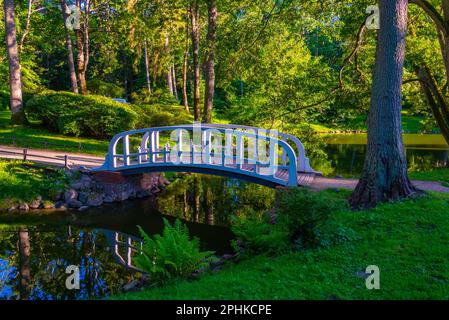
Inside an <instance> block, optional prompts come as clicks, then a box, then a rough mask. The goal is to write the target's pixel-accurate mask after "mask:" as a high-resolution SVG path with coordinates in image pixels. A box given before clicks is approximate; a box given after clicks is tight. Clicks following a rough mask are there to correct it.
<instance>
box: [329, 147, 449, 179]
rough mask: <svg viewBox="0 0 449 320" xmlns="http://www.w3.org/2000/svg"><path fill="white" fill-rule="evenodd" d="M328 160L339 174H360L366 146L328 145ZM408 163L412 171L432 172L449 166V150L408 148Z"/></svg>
mask: <svg viewBox="0 0 449 320" xmlns="http://www.w3.org/2000/svg"><path fill="white" fill-rule="evenodd" d="M326 150H327V151H326V152H327V154H328V158H329V160H330V162H331V166H332V167H333V168H334V169H333V170H334V172H335V173H337V174H359V173H360V172H361V170H362V167H363V162H364V159H365V150H366V146H364V145H350V144H347V145H328V146H327V147H326ZM406 155H407V163H408V167H409V170H410V171H430V170H432V169H435V168H443V167H448V166H449V150H444V149H430V148H429V149H425V148H418V147H407V148H406Z"/></svg>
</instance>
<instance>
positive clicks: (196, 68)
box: [190, 0, 201, 121]
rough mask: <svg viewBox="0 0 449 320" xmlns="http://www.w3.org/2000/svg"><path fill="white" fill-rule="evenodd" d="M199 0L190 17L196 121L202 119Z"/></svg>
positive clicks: (191, 7) (196, 0) (194, 3)
mask: <svg viewBox="0 0 449 320" xmlns="http://www.w3.org/2000/svg"><path fill="white" fill-rule="evenodd" d="M199 11H200V10H199V4H198V0H195V1H193V2H192V4H191V6H190V19H191V24H192V49H193V113H194V119H195V121H199V120H200V119H201V110H200V99H201V97H200V60H199V59H200V58H199V57H200V26H199V17H200V14H199Z"/></svg>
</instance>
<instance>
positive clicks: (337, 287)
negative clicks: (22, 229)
mask: <svg viewBox="0 0 449 320" xmlns="http://www.w3.org/2000/svg"><path fill="white" fill-rule="evenodd" d="M325 193H328V192H325ZM332 195H333V196H334V197H335V198H336V199H340V200H342V201H344V200H345V198H346V197H347V196H348V194H347V193H332ZM448 200H449V199H448V197H447V195H442V194H440V195H434V196H429V197H422V198H419V199H417V200H409V201H404V202H398V203H387V204H383V205H380V206H379V207H377V208H376V209H373V210H367V211H363V212H353V211H350V210H344V211H340V212H335V213H334V214H333V218H334V219H335V221H336V223H338V224H339V225H342V226H345V227H346V228H351V229H353V230H354V231H355V232H357V234H358V235H359V236H360V240H359V241H353V242H346V243H345V244H343V245H339V246H333V247H331V248H327V247H321V248H316V249H314V250H303V251H299V252H294V253H288V254H284V255H282V256H275V257H267V256H258V257H255V258H252V259H248V260H245V261H242V262H241V263H238V264H230V265H228V266H227V267H226V268H225V269H223V270H222V271H221V272H219V273H217V274H210V275H206V276H204V277H203V278H201V279H200V280H199V281H194V282H192V281H183V282H178V283H176V284H171V285H168V286H165V287H162V288H148V289H145V290H143V291H141V292H136V293H126V294H122V295H120V296H118V297H113V299H142V300H145V299H149V300H151V299H179V300H182V299H214V300H215V299H217V300H220V299H221V300H222V299H240V300H246V299H256V300H257V299H261V300H263V299H306V300H310V299H318V300H320V299H346V300H350V299H366V300H375V299H392V300H395V299H447V292H448V290H449V282H448V279H449V271H448V270H449V259H447V256H448V255H449V247H448V245H447V243H448V241H449V202H448ZM423 212H425V214H423ZM372 264H375V265H377V266H379V268H380V270H381V272H382V270H384V271H385V272H384V273H382V274H381V290H366V287H365V269H366V267H367V266H369V265H372Z"/></svg>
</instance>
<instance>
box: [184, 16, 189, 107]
mask: <svg viewBox="0 0 449 320" xmlns="http://www.w3.org/2000/svg"><path fill="white" fill-rule="evenodd" d="M185 24H186V30H185V32H186V43H185V49H184V57H183V64H182V99H183V100H184V110H185V111H186V112H189V99H188V97H187V70H188V65H187V63H188V61H189V48H190V44H189V37H190V34H189V8H187V14H186V23H185Z"/></svg>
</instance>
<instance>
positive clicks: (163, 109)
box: [134, 104, 193, 128]
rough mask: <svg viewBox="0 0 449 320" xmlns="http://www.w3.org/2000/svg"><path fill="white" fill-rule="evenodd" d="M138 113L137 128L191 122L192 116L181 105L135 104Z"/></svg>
mask: <svg viewBox="0 0 449 320" xmlns="http://www.w3.org/2000/svg"><path fill="white" fill-rule="evenodd" d="M134 107H135V110H136V112H137V113H138V115H139V119H138V121H137V125H136V126H137V128H150V127H163V126H175V125H180V124H189V123H192V121H193V117H192V116H191V115H190V114H189V113H187V112H185V111H184V109H183V107H182V106H173V105H163V106H161V105H157V104H155V105H135V106H134Z"/></svg>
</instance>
